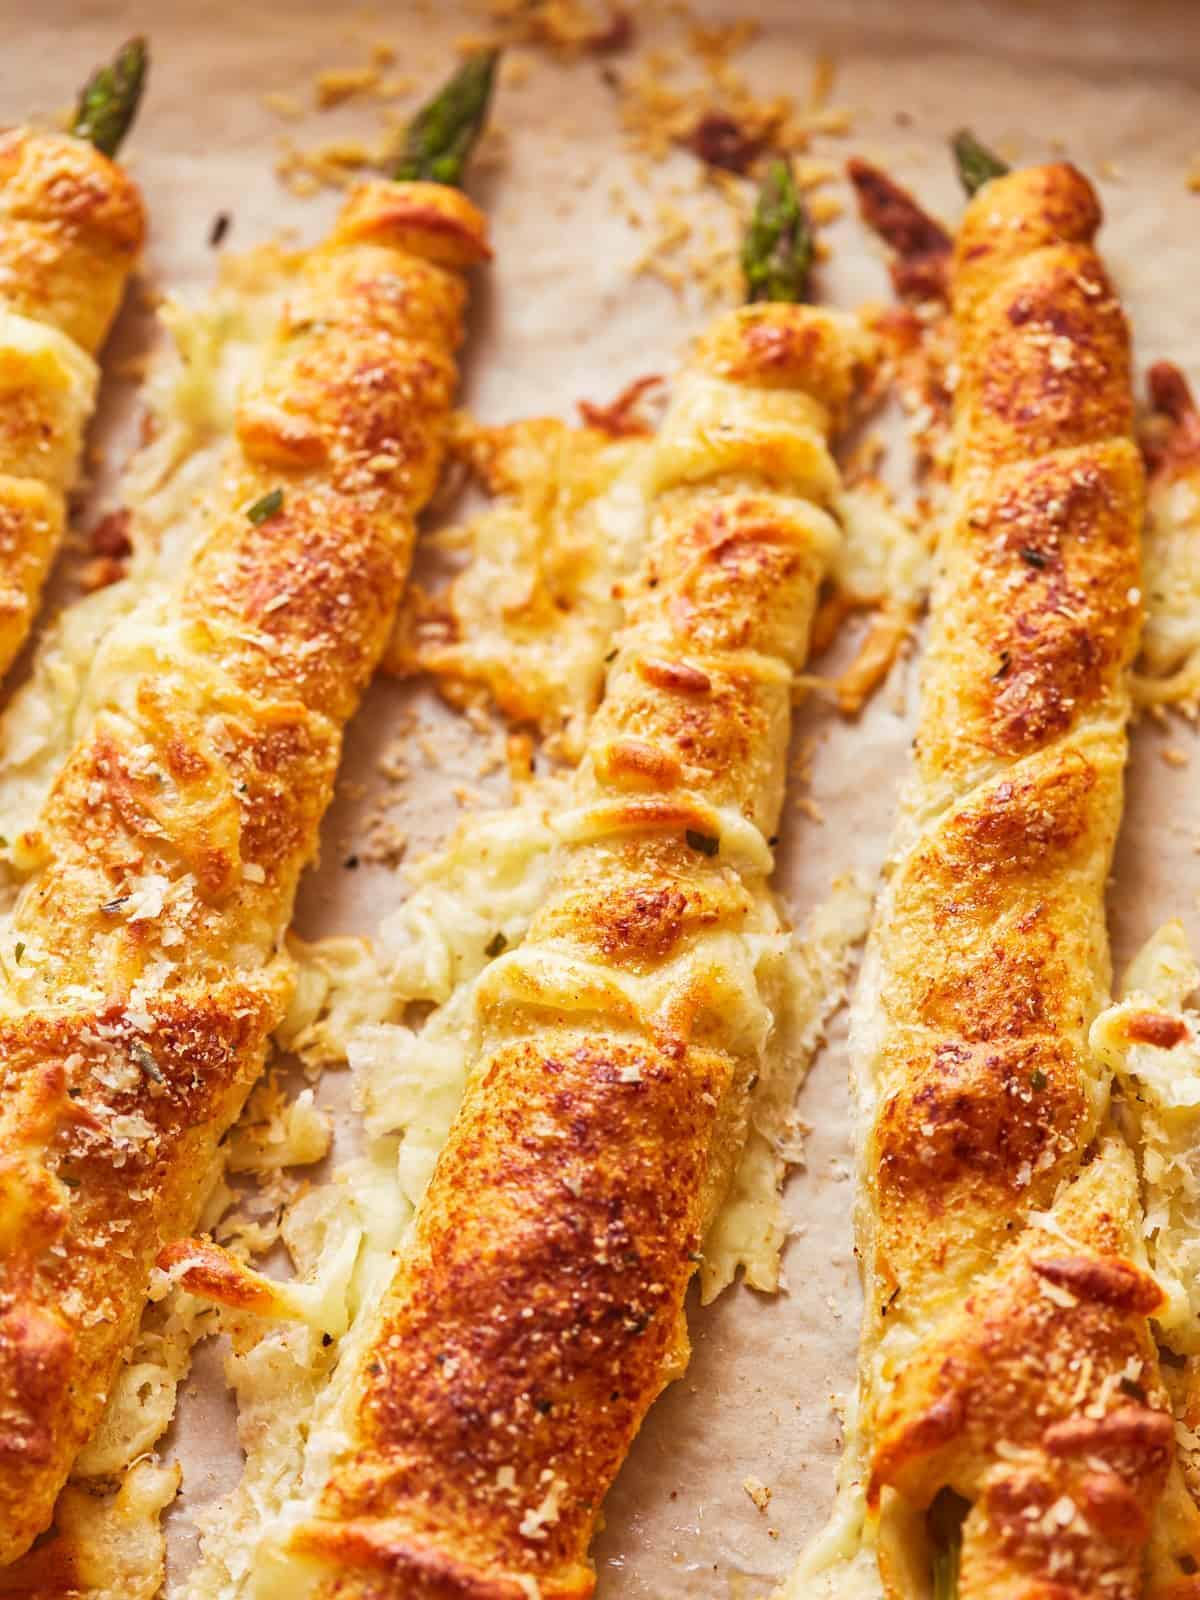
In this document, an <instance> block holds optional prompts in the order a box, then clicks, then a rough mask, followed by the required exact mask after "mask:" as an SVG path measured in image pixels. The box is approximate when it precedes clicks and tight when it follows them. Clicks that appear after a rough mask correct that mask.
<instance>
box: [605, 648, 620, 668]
mask: <svg viewBox="0 0 1200 1600" xmlns="http://www.w3.org/2000/svg"><path fill="white" fill-rule="evenodd" d="M616 659H617V652H616V651H615V650H610V651H609V652H608V654H607V655H606V656H605V658H604V665H605V666H607V665H608V664H609V662H610V661H615V660H616Z"/></svg>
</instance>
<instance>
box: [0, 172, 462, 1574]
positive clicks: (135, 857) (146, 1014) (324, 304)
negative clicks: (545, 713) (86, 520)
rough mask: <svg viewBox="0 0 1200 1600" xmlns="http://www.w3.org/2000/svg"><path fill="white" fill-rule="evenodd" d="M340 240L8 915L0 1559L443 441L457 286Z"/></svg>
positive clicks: (143, 1222) (205, 1170) (257, 1024)
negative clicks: (166, 607) (289, 449)
mask: <svg viewBox="0 0 1200 1600" xmlns="http://www.w3.org/2000/svg"><path fill="white" fill-rule="evenodd" d="M352 204H353V205H354V206H357V207H358V211H359V214H360V215H361V213H362V207H363V200H362V197H361V196H360V197H358V198H357V199H356V200H355V201H354V202H352ZM464 205H465V202H456V203H455V206H454V208H453V209H455V210H456V212H461V211H462V210H463V206H464ZM354 237H355V235H354V232H353V230H351V231H350V234H349V236H348V237H347V238H345V239H343V238H340V237H339V236H338V235H337V234H335V236H334V238H333V240H332V241H330V242H329V243H327V244H326V245H324V246H322V247H321V248H320V249H318V250H315V251H314V252H313V253H312V255H311V257H310V258H309V260H308V262H307V263H306V266H305V268H304V287H303V290H302V299H303V300H304V303H305V304H306V305H307V306H308V307H309V308H310V309H312V311H313V313H314V319H313V320H312V322H311V323H310V324H309V325H307V326H304V327H297V326H296V325H294V323H293V322H292V321H290V320H288V319H285V321H284V324H283V326H282V327H281V329H280V332H279V335H278V339H277V341H276V345H275V348H274V350H273V351H272V353H271V355H270V357H269V359H268V362H267V367H266V371H265V373H264V376H263V379H262V382H261V384H260V386H259V388H258V389H257V390H256V391H255V392H254V393H253V394H250V395H248V396H247V397H246V402H245V403H246V406H247V407H249V408H251V410H253V407H254V406H255V405H258V406H259V407H260V410H259V411H258V412H257V414H256V415H257V417H258V420H259V423H261V424H262V426H261V427H259V428H257V429H256V428H254V427H251V428H246V427H240V430H239V441H238V447H235V449H234V450H233V452H232V454H231V459H230V461H229V464H228V469H227V472H226V475H225V480H224V482H223V483H222V485H221V486H220V488H219V492H218V494H217V496H216V497H215V498H216V503H217V506H218V508H219V509H217V510H216V511H215V512H214V513H213V516H212V520H211V523H210V525H209V527H208V529H207V531H206V534H205V536H204V538H203V539H202V541H201V543H200V545H199V547H198V549H197V550H196V551H195V553H194V555H193V557H192V559H191V561H190V564H189V567H188V569H187V572H186V573H185V575H184V577H183V581H182V585H181V590H180V593H179V596H178V599H177V601H176V602H175V605H174V609H173V611H172V612H171V614H170V615H169V616H168V618H167V620H166V623H165V625H164V631H163V633H162V634H161V635H160V636H159V638H158V640H157V642H155V643H154V644H153V653H155V654H157V656H158V658H159V664H158V667H157V669H153V668H151V669H148V670H146V671H144V673H143V674H142V676H140V677H138V678H136V679H133V680H131V681H130V682H128V683H126V684H122V685H120V686H119V687H118V689H117V690H116V691H115V693H116V695H117V698H116V700H115V701H114V703H113V704H111V705H109V706H107V707H106V708H104V709H103V710H101V711H100V712H99V713H98V714H97V715H96V717H95V719H94V721H93V723H92V725H91V727H90V729H89V730H88V732H87V733H86V735H85V736H84V738H83V739H82V741H81V742H80V744H79V745H78V746H77V747H76V749H75V750H74V752H73V753H72V755H71V756H70V758H69V759H68V761H67V763H66V765H65V766H64V768H63V770H62V772H61V773H60V775H59V778H58V780H57V782H56V783H55V786H54V789H53V791H52V792H51V795H50V797H49V800H48V802H47V804H46V807H45V809H44V812H43V815H42V818H41V820H40V823H39V827H38V830H37V836H36V841H35V842H36V844H37V845H38V847H39V848H40V851H41V854H42V857H43V859H44V861H45V865H44V866H43V867H42V868H41V870H39V871H37V872H35V873H34V874H33V876H32V877H31V879H30V881H29V882H28V883H27V884H26V886H25V888H24V890H23V892H22V895H21V898H20V901H19V903H18V906H17V909H16V912H15V915H14V919H13V926H12V937H13V938H14V939H15V941H16V945H15V951H16V954H15V964H14V965H10V967H9V972H10V982H9V992H8V994H7V996H6V997H5V998H6V999H7V1002H8V1010H9V1013H10V1014H9V1016H8V1017H7V1018H4V1017H0V1062H2V1063H3V1065H2V1067H0V1105H2V1106H3V1111H2V1112H0V1150H3V1151H4V1152H5V1155H6V1159H7V1162H8V1165H7V1167H6V1169H5V1172H4V1174H3V1175H2V1176H0V1244H2V1246H3V1248H2V1249H0V1418H2V1419H3V1427H2V1429H0V1528H2V1530H3V1532H2V1534H0V1561H6V1560H12V1559H13V1558H14V1557H15V1556H17V1555H19V1554H20V1553H21V1551H22V1550H23V1549H24V1548H25V1547H26V1546H27V1545H28V1544H29V1542H30V1540H31V1539H32V1538H33V1537H34V1536H35V1535H36V1534H37V1533H38V1532H40V1530H41V1529H42V1528H44V1527H45V1525H46V1523H47V1522H48V1520H49V1518H50V1515H51V1511H52V1507H53V1501H54V1496H55V1494H56V1492H57V1490H58V1488H59V1487H60V1485H61V1484H62V1482H63V1479H64V1478H65V1476H66V1473H67V1471H68V1469H69V1467H70V1464H71V1461H72V1459H73V1457H74V1455H75V1453H76V1452H77V1451H78V1449H79V1447H80V1445H81V1444H82V1443H83V1441H84V1440H85V1439H86V1438H87V1436H88V1434H89V1432H90V1430H91V1429H92V1427H93V1426H94V1424H95V1422H96V1419H97V1417H98V1416H99V1413H100V1410H101V1408H102V1406H103V1403H104V1399H105V1395H106V1393H107V1391H108V1389H109V1387H110V1386H111V1383H112V1381H113V1378H114V1376H115V1373H116V1370H117V1367H118V1365H119V1363H120V1360H121V1358H122V1355H123V1352H124V1349H125V1346H126V1343H127V1341H128V1339H129V1337H130V1335H131V1334H132V1332H133V1330H134V1328H135V1326H136V1322H137V1319H138V1317H139V1315H140V1313H141V1310H142V1305H143V1302H144V1297H145V1289H146V1284H147V1279H148V1275H149V1271H150V1268H151V1265H152V1264H153V1261H154V1258H155V1255H156V1253H157V1252H158V1250H159V1249H160V1248H161V1247H162V1246H163V1245H164V1243H166V1242H167V1241H168V1240H170V1239H172V1238H175V1237H177V1236H178V1235H180V1234H181V1233H183V1232H186V1231H187V1230H188V1229H190V1228H193V1227H194V1226H195V1221H196V1216H197V1212H198V1209H199V1204H200V1201H201V1199H202V1197H203V1194H204V1191H205V1189H206V1187H207V1185H208V1184H209V1183H210V1181H211V1178H212V1176H213V1158H214V1154H215V1151H216V1147H217V1144H218V1142H219V1140H220V1139H221V1137H222V1135H223V1134H224V1132H225V1130H226V1128H227V1127H228V1126H229V1124H230V1123H231V1121H232V1120H233V1118H234V1117H235V1116H236V1115H237V1113H238V1111H239V1109H240V1107H241V1104H242V1102H243V1100H244V1098H245V1095H246V1093H247V1091H248V1089H249V1087H250V1085H251V1083H252V1082H253V1081H254V1078H255V1077H256V1075H257V1073H258V1072H259V1070H260V1068H261V1065H262V1060H263V1057H264V1053H265V1050H266V1047H267V1040H268V1037H269V1034H270V1031H271V1029H272V1028H273V1026H274V1025H275V1024H276V1022H277V1021H278V1020H279V1017H280V1015H281V1013H282V1010H283V1008H284V1007H285V1005H286V1002H287V998H288V994H289V990H290V984H291V977H290V969H289V967H288V964H287V962H286V960H285V959H284V958H282V957H281V956H280V955H279V954H278V952H279V946H280V941H281V939H282V935H283V933H284V931H285V929H286V927H287V923H288V920H289V917H290V915H291V907H292V902H293V899H294V895H295V890H296V884H297V880H298V877H299V875H300V872H301V870H302V869H303V867H304V866H305V865H306V863H307V862H308V861H309V860H310V859H311V857H312V855H313V853H314V851H315V848H316V843H317V831H318V827H319V824H320V819H321V816H322V813H323V812H324V810H325V807H326V805H327V804H328V801H329V797H330V793H331V790H332V784H333V778H334V773H335V770H336V765H337V758H338V751H339V746H340V730H341V724H342V723H343V722H344V721H345V719H346V718H347V717H348V716H349V715H350V713H351V711H352V710H353V709H354V706H355V704H356V703H357V700H358V697H359V695H360V694H361V693H362V690H363V688H364V687H365V685H366V682H367V679H368V678H369V676H370V673H371V670H372V668H373V666H374V665H375V663H376V661H377V660H378V658H379V655H380V653H381V652H382V650H383V647H384V644H385V641H386V638H387V635H388V632H389V630H390V627H391V624H392V620H393V612H394V609H395V605H396V601H397V599H398V597H399V594H400V591H401V588H402V586H403V584H404V581H405V577H406V574H407V569H408V563H409V557H410V554H411V546H412V536H413V517H414V516H415V514H416V512H417V511H418V510H419V509H420V507H421V505H422V503H423V502H424V500H425V499H426V498H427V497H428V494H429V492H430V490H431V488H432V484H433V481H434V477H435V475H436V471H437V467H438V464H439V461H440V458H441V453H442V450H443V448H444V442H445V437H446V433H447V429H448V421H449V404H450V397H451V384H452V379H453V354H454V350H455V347H456V346H457V344H458V341H459V338H460V336H461V322H460V319H461V310H462V304H463V287H462V284H461V283H460V281H459V280H458V279H457V277H455V276H454V275H453V274H452V273H450V272H449V271H447V270H445V269H442V268H436V267H431V266H430V264H429V262H428V261H426V260H421V259H418V258H417V257H415V256H413V255H411V254H409V253H407V251H406V250H405V249H404V248H402V247H399V246H397V245H394V244H391V243H389V244H388V245H386V247H385V246H381V245H376V244H370V245H363V244H358V243H355V242H354ZM405 237H406V238H407V237H410V236H408V235H406V236H405ZM411 237H413V238H416V237H417V236H416V235H412V236H411ZM409 287H411V289H412V293H411V295H409V294H408V289H409ZM343 297H348V298H343ZM264 418H265V421H264V420H263V419H264ZM280 419H283V421H282V422H281V421H280ZM283 426H286V427H293V428H294V429H295V431H296V434H297V435H298V436H300V435H303V436H304V437H305V438H307V439H309V440H311V441H314V442H315V446H316V448H315V449H314V452H313V454H312V456H311V458H305V459H304V460H300V459H296V460H295V461H294V462H292V463H291V464H285V463H284V462H283V461H282V460H281V457H280V452H279V451H278V450H272V449H271V448H270V446H269V441H270V440H271V439H272V438H274V437H276V436H277V431H278V429H279V428H280V427H283ZM264 441H268V442H266V443H265V442H264ZM264 496H272V497H273V499H272V500H271V501H268V503H267V507H266V511H267V513H268V514H266V515H263V514H262V512H261V510H260V511H259V512H256V515H255V517H254V518H251V517H250V516H249V515H248V514H247V513H248V510H249V509H250V508H251V506H253V505H255V503H256V502H259V501H261V500H262V499H263V497H264ZM272 505H274V509H273V510H272V509H271V507H272Z"/></svg>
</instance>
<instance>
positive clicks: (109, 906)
mask: <svg viewBox="0 0 1200 1600" xmlns="http://www.w3.org/2000/svg"><path fill="white" fill-rule="evenodd" d="M128 899H129V896H128V895H127V894H119V895H118V896H117V897H116V899H115V900H106V901H105V902H104V904H103V905H102V906H101V907H100V909H101V911H102V912H103V913H104V915H105V916H106V917H112V916H115V915H116V913H117V912H118V911H120V909H121V907H122V906H123V905H124V904H125V902H126V901H127V900H128Z"/></svg>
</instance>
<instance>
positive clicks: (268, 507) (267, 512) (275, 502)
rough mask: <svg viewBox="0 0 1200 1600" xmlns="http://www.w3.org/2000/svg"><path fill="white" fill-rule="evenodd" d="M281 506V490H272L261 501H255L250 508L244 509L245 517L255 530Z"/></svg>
mask: <svg viewBox="0 0 1200 1600" xmlns="http://www.w3.org/2000/svg"><path fill="white" fill-rule="evenodd" d="M282 506H283V490H282V489H272V490H271V492H270V493H269V494H265V495H263V497H262V499H261V500H256V501H255V502H254V504H253V505H252V506H248V507H247V508H246V515H247V516H248V517H249V518H250V521H251V522H252V523H253V524H254V526H255V527H256V528H257V527H258V525H259V523H260V522H265V521H266V520H267V518H268V517H273V516H274V515H275V513H276V512H277V511H279V510H280V509H281V508H282Z"/></svg>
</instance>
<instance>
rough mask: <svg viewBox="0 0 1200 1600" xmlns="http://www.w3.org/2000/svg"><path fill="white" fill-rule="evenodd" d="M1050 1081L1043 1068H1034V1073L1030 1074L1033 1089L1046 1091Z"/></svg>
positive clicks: (1030, 1083) (1030, 1085)
mask: <svg viewBox="0 0 1200 1600" xmlns="http://www.w3.org/2000/svg"><path fill="white" fill-rule="evenodd" d="M1049 1081H1050V1080H1049V1078H1047V1076H1046V1074H1045V1073H1044V1072H1043V1071H1042V1069H1041V1067H1034V1069H1033V1071H1032V1072H1031V1073H1030V1074H1029V1087H1030V1088H1031V1089H1038V1090H1041V1089H1044V1088H1045V1087H1046V1085H1047V1084H1048V1083H1049Z"/></svg>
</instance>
